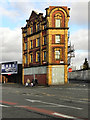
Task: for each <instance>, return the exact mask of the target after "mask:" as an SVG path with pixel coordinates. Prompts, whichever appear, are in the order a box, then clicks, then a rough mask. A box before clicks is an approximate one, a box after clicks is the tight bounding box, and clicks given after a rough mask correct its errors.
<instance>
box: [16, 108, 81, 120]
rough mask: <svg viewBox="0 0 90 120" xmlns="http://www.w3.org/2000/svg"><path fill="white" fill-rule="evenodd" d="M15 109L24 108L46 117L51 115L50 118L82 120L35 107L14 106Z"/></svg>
mask: <svg viewBox="0 0 90 120" xmlns="http://www.w3.org/2000/svg"><path fill="white" fill-rule="evenodd" d="M16 107H20V108H25V109H28V110H32V111H36V112H39V113H43V114H48V115H52V116H57V117H59V118H69V119H72V120H83V119H81V118H77V117H74V116H69V115H64V114H62V113H57V112H54V111H50V110H45V109H41V108H36V107H30V106H16Z"/></svg>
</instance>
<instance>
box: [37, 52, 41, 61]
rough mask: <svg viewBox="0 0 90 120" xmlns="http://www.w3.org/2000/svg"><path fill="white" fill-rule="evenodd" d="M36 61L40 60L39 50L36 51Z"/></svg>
mask: <svg viewBox="0 0 90 120" xmlns="http://www.w3.org/2000/svg"><path fill="white" fill-rule="evenodd" d="M36 62H40V52H39V51H38V52H36Z"/></svg>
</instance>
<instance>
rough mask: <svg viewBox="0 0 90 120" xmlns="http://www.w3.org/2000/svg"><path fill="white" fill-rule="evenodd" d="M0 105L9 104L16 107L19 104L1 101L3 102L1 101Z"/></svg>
mask: <svg viewBox="0 0 90 120" xmlns="http://www.w3.org/2000/svg"><path fill="white" fill-rule="evenodd" d="M0 103H4V104H8V105H16V104H17V103H13V102H7V101H1V100H0Z"/></svg>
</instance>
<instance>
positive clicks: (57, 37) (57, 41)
mask: <svg viewBox="0 0 90 120" xmlns="http://www.w3.org/2000/svg"><path fill="white" fill-rule="evenodd" d="M55 43H60V35H56V36H55Z"/></svg>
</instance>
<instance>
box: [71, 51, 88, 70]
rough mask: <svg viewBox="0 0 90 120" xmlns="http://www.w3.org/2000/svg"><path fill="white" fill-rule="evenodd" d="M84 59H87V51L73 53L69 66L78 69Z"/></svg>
mask: <svg viewBox="0 0 90 120" xmlns="http://www.w3.org/2000/svg"><path fill="white" fill-rule="evenodd" d="M85 58H87V59H88V51H75V58H72V59H71V65H72V66H76V68H77V69H80V66H82V65H83V63H84V60H85ZM89 62H90V61H89Z"/></svg>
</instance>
